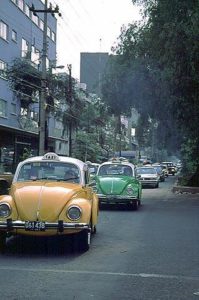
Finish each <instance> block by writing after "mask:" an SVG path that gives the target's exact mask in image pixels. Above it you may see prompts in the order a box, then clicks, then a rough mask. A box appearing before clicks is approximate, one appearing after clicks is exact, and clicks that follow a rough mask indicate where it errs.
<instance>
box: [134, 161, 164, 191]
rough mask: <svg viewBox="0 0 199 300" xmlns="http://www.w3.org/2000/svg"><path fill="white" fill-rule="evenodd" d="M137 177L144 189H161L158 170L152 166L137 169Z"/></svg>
mask: <svg viewBox="0 0 199 300" xmlns="http://www.w3.org/2000/svg"><path fill="white" fill-rule="evenodd" d="M136 176H137V178H138V179H139V181H140V182H141V184H142V186H143V187H147V186H148V187H149V186H150V187H154V188H158V187H159V181H160V177H159V175H158V173H157V171H156V169H155V168H154V167H152V166H150V167H149V166H144V167H137V168H136Z"/></svg>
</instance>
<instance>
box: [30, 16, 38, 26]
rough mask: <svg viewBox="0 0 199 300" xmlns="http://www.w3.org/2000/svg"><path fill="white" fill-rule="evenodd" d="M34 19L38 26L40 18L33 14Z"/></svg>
mask: <svg viewBox="0 0 199 300" xmlns="http://www.w3.org/2000/svg"><path fill="white" fill-rule="evenodd" d="M32 21H33V22H34V23H35V24H36V25H37V26H38V25H39V18H38V16H35V15H33V14H32Z"/></svg>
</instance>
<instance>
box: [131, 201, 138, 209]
mask: <svg viewBox="0 0 199 300" xmlns="http://www.w3.org/2000/svg"><path fill="white" fill-rule="evenodd" d="M138 205H139V204H138V200H136V201H133V203H132V209H133V210H137V209H138Z"/></svg>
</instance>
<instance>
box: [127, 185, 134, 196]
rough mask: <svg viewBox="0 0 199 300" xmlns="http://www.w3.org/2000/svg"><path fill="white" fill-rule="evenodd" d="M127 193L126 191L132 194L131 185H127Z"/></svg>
mask: <svg viewBox="0 0 199 300" xmlns="http://www.w3.org/2000/svg"><path fill="white" fill-rule="evenodd" d="M127 193H128V194H129V195H132V194H133V188H132V187H131V186H128V187H127Z"/></svg>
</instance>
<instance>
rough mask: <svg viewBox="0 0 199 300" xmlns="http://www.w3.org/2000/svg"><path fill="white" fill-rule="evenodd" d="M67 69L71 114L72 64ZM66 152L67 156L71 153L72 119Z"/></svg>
mask: <svg viewBox="0 0 199 300" xmlns="http://www.w3.org/2000/svg"><path fill="white" fill-rule="evenodd" d="M68 71H69V82H68V97H69V101H68V102H69V111H70V114H71V107H72V75H71V71H72V65H70V64H69V65H68ZM68 142H69V144H68V146H69V149H68V154H69V156H71V155H72V121H71V120H70V121H69V137H68Z"/></svg>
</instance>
